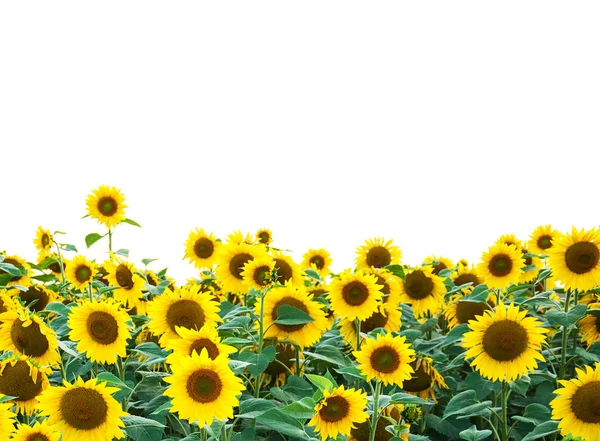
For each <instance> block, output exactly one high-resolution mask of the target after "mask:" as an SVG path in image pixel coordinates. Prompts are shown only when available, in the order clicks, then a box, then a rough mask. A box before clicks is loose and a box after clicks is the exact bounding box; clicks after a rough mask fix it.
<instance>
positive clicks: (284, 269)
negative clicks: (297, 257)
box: [275, 259, 294, 285]
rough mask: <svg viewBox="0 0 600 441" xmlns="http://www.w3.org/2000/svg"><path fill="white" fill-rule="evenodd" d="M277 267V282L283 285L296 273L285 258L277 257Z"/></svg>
mask: <svg viewBox="0 0 600 441" xmlns="http://www.w3.org/2000/svg"><path fill="white" fill-rule="evenodd" d="M275 269H277V275H278V276H279V278H278V279H277V282H279V283H281V284H282V285H283V284H284V283H285V282H287V281H288V280H290V279H291V278H292V275H293V274H294V271H293V270H292V267H291V266H290V264H289V263H287V262H286V261H285V260H283V259H275Z"/></svg>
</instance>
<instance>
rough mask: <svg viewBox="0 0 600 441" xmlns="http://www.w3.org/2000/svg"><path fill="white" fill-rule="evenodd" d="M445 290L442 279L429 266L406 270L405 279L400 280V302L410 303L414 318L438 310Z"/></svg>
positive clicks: (434, 312)
mask: <svg viewBox="0 0 600 441" xmlns="http://www.w3.org/2000/svg"><path fill="white" fill-rule="evenodd" d="M445 292H446V286H445V285H444V281H443V280H442V278H441V277H439V276H436V275H435V274H433V268H431V267H430V266H423V267H421V268H417V269H414V270H411V271H408V272H407V273H406V280H404V281H401V282H400V302H401V303H407V304H409V305H411V308H412V310H413V312H414V314H415V317H416V318H421V317H424V316H426V315H427V314H436V313H437V312H438V311H440V309H441V308H442V304H443V302H444V298H443V296H444V293H445Z"/></svg>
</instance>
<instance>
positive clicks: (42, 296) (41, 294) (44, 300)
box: [19, 286, 50, 312]
mask: <svg viewBox="0 0 600 441" xmlns="http://www.w3.org/2000/svg"><path fill="white" fill-rule="evenodd" d="M19 297H20V298H21V300H23V301H24V302H25V305H29V304H30V303H31V302H33V301H34V300H37V302H35V304H34V305H33V306H29V309H31V310H32V311H35V312H40V311H43V310H44V308H45V307H46V305H47V304H48V303H49V302H50V297H49V296H48V294H47V293H46V292H45V291H44V290H43V289H40V288H37V287H35V286H30V287H29V288H28V289H27V291H25V292H22V291H21V292H20V293H19Z"/></svg>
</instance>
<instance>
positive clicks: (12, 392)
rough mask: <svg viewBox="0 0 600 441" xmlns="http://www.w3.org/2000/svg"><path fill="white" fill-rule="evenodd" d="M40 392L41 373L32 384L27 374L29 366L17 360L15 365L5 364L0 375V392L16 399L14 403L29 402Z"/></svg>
mask: <svg viewBox="0 0 600 441" xmlns="http://www.w3.org/2000/svg"><path fill="white" fill-rule="evenodd" d="M41 391H42V373H41V372H38V374H37V377H36V381H35V382H34V381H33V379H32V378H31V375H30V374H29V364H27V362H25V361H22V360H19V361H17V362H16V363H15V365H14V366H13V365H11V364H10V363H8V364H6V366H5V367H4V370H3V371H2V374H1V375H0V392H1V393H3V394H4V395H9V396H13V397H17V398H16V401H29V400H32V399H34V398H35V397H37V396H38V395H39V394H40V392H41Z"/></svg>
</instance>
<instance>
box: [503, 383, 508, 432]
mask: <svg viewBox="0 0 600 441" xmlns="http://www.w3.org/2000/svg"><path fill="white" fill-rule="evenodd" d="M507 404H508V383H507V382H506V381H502V441H508V412H507V409H506V407H507Z"/></svg>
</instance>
